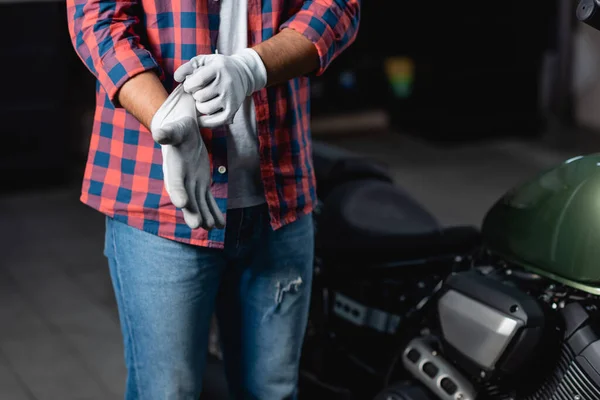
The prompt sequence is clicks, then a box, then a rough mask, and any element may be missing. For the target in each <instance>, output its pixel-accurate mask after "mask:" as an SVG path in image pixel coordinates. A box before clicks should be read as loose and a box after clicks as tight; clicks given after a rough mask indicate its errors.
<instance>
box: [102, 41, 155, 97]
mask: <svg viewBox="0 0 600 400" xmlns="http://www.w3.org/2000/svg"><path fill="white" fill-rule="evenodd" d="M152 70H154V71H156V73H157V75H158V76H159V77H160V79H161V80H162V79H164V71H163V70H162V68H161V67H160V65H159V64H158V62H157V61H156V60H155V59H154V57H153V56H152V54H150V52H149V51H148V50H146V49H144V48H141V47H131V46H129V42H127V45H120V46H115V47H114V48H112V49H111V50H110V51H109V52H107V53H106V54H104V55H103V56H102V68H100V69H99V76H98V80H99V81H100V84H101V85H102V87H103V88H104V90H105V91H106V93H107V94H108V97H109V100H110V101H111V103H112V104H113V106H115V107H116V108H121V105H120V104H119V102H118V99H117V94H118V93H119V90H120V89H121V87H122V86H123V85H124V84H125V82H127V81H128V80H129V79H131V78H133V77H134V76H136V75H138V74H141V73H142V72H146V71H152ZM100 71H101V72H100Z"/></svg>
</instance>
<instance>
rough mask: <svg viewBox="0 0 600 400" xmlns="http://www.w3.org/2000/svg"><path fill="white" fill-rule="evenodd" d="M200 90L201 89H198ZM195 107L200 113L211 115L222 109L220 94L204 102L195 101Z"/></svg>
mask: <svg viewBox="0 0 600 400" xmlns="http://www.w3.org/2000/svg"><path fill="white" fill-rule="evenodd" d="M200 91H202V90H200ZM196 109H197V110H198V112H199V113H200V114H202V115H212V114H215V113H217V112H219V111H222V110H223V109H224V107H223V99H222V98H221V96H219V97H215V98H214V99H212V100H209V101H207V102H204V103H199V102H196Z"/></svg>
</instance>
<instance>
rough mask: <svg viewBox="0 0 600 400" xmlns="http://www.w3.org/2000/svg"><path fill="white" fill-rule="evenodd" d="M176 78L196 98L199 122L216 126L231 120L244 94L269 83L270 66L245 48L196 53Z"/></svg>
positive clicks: (229, 122) (246, 95)
mask: <svg viewBox="0 0 600 400" xmlns="http://www.w3.org/2000/svg"><path fill="white" fill-rule="evenodd" d="M174 78H175V80H176V81H177V82H183V88H184V90H185V91H186V92H187V93H190V94H192V96H193V97H194V99H195V100H196V108H197V110H198V112H199V113H200V114H201V115H200V117H199V121H200V124H201V125H202V126H204V127H207V128H214V127H217V126H221V125H226V124H231V123H232V122H233V118H234V117H235V114H236V113H237V111H238V110H239V108H240V106H241V105H242V103H243V102H244V100H245V98H246V97H248V96H250V95H251V94H252V93H254V92H256V91H257V90H260V89H262V88H264V87H265V86H266V84H267V70H266V69H265V65H264V64H263V62H262V60H261V58H260V56H259V55H258V53H256V51H254V50H252V49H244V50H242V51H241V52H239V53H238V54H234V55H232V56H225V55H222V54H208V55H199V56H196V57H194V58H193V59H192V60H190V61H189V62H187V63H185V64H183V65H182V66H181V67H179V68H178V69H177V71H175V76H174Z"/></svg>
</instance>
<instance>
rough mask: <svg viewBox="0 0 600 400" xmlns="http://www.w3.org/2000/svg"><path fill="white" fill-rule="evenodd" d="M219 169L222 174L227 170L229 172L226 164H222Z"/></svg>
mask: <svg viewBox="0 0 600 400" xmlns="http://www.w3.org/2000/svg"><path fill="white" fill-rule="evenodd" d="M217 171H219V173H220V174H224V173H225V172H227V168H225V166H224V165H221V166H220V167H219V168H218V169H217Z"/></svg>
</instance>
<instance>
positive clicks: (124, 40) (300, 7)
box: [67, 0, 360, 248]
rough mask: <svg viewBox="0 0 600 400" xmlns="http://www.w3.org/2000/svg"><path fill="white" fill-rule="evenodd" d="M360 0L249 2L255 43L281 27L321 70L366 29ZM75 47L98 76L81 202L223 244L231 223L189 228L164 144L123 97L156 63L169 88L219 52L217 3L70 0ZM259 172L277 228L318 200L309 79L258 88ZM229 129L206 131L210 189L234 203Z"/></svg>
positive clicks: (172, 233) (176, 234) (170, 233)
mask: <svg viewBox="0 0 600 400" xmlns="http://www.w3.org/2000/svg"><path fill="white" fill-rule="evenodd" d="M359 2H360V0H248V29H249V35H248V39H249V46H254V45H256V44H258V43H260V42H261V41H264V40H267V39H269V38H270V37H272V36H273V35H274V34H276V33H277V32H278V31H279V30H281V29H283V28H290V29H294V30H296V31H297V32H300V33H301V34H303V35H304V36H305V37H307V38H308V39H310V40H311V41H312V42H313V43H314V44H315V46H316V48H317V50H318V53H319V58H320V68H319V70H318V71H317V75H320V74H322V73H323V72H324V70H325V69H326V68H327V66H328V65H329V64H330V63H331V61H332V60H333V59H335V58H336V57H337V56H338V55H339V54H340V53H341V52H342V51H343V50H344V49H345V48H346V47H347V46H349V45H350V44H351V43H352V42H353V40H354V38H355V36H356V32H357V29H358V21H359V8H360V5H359ZM67 12H68V20H69V31H70V34H71V39H72V42H73V45H74V47H75V50H76V52H77V54H78V55H79V57H80V58H81V59H82V61H83V62H84V63H85V64H86V66H87V67H88V69H89V70H90V71H91V72H92V73H93V74H94V76H96V78H97V80H98V84H97V88H96V112H95V118H94V125H93V131H92V137H91V143H90V150H89V155H88V162H87V165H86V170H85V174H84V180H83V188H82V195H81V201H82V202H83V203H85V204H87V205H89V206H90V207H92V208H95V209H97V210H99V211H101V212H103V213H104V214H106V215H109V216H111V217H114V218H115V219H118V220H120V221H123V222H125V223H127V224H129V225H131V226H134V227H137V228H139V229H143V230H145V231H147V232H150V233H153V234H156V235H159V236H162V237H165V238H168V239H172V240H177V241H180V242H184V243H189V244H193V245H199V246H208V247H216V248H222V247H223V242H224V230H219V229H215V230H212V231H210V232H207V231H205V230H203V229H197V230H191V229H190V228H189V227H188V226H187V225H186V224H185V223H184V221H183V216H182V213H181V210H178V209H176V208H175V207H174V206H173V205H172V204H171V201H170V199H169V196H168V195H167V193H166V191H165V189H164V184H163V173H162V155H161V151H160V146H159V145H158V144H156V143H155V142H154V141H153V140H152V136H151V134H150V132H149V131H148V130H147V129H146V128H145V127H144V126H143V125H142V124H140V122H139V121H138V120H137V119H136V118H134V117H133V116H132V115H131V114H129V113H128V112H127V111H125V110H124V109H123V108H122V107H121V106H120V105H119V104H117V102H116V95H117V92H118V90H119V89H120V87H121V86H122V85H123V84H124V83H125V82H126V81H127V80H128V79H130V78H131V77H133V76H135V75H136V74H139V73H141V72H144V71H148V70H155V71H156V72H157V74H158V75H159V76H160V77H161V80H162V82H163V85H164V86H165V88H166V89H167V90H168V91H171V90H173V89H174V88H175V86H176V82H174V80H173V73H174V71H175V70H176V69H177V68H178V67H179V66H180V65H182V64H183V63H184V62H186V61H188V60H190V59H191V58H192V57H194V56H196V55H198V54H209V53H214V52H215V49H216V43H217V34H218V31H219V12H220V2H219V0H67ZM253 97H254V103H255V107H256V118H257V127H258V128H257V129H258V139H259V147H260V149H259V152H260V169H261V176H262V182H263V186H264V189H265V196H266V201H267V204H268V207H269V212H270V219H271V226H272V227H273V229H278V228H280V227H282V226H284V225H285V224H288V223H291V222H293V221H295V220H296V219H297V218H298V217H299V216H301V215H303V214H308V213H310V212H311V211H312V209H313V204H314V202H315V197H316V192H315V178H314V173H313V166H312V156H311V144H310V128H309V121H310V114H309V79H308V78H307V77H299V78H296V79H293V80H291V81H289V82H287V83H286V84H283V85H277V86H273V87H269V88H267V89H263V90H261V91H259V92H257V93H255V94H254V95H253ZM225 135H226V131H225V130H224V129H213V130H208V129H204V128H203V129H202V136H203V138H204V141H205V143H206V146H207V148H208V150H209V153H210V155H211V161H212V163H211V165H212V169H213V174H212V176H213V185H212V192H213V195H214V196H215V198H216V199H217V203H218V204H219V207H220V208H221V210H222V211H223V213H226V209H227V174H228V172H227V148H226V136H225Z"/></svg>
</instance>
